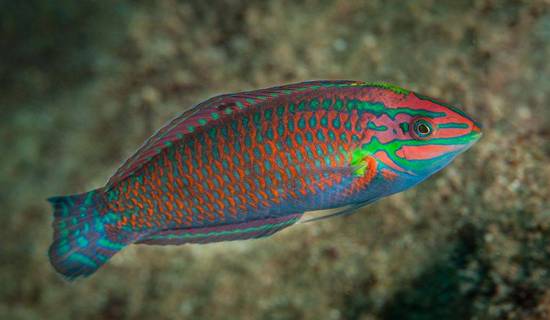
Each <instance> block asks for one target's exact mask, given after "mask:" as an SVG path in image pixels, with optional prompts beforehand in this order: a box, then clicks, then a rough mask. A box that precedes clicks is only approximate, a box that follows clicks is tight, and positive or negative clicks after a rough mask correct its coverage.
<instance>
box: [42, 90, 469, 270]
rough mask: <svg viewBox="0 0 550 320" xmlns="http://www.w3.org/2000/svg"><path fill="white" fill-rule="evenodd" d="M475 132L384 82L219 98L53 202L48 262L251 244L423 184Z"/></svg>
mask: <svg viewBox="0 0 550 320" xmlns="http://www.w3.org/2000/svg"><path fill="white" fill-rule="evenodd" d="M420 129H422V130H421V131H419V130H420ZM426 130H428V131H426ZM430 130H431V131H430ZM479 135H480V129H479V125H478V124H477V123H475V122H474V121H473V120H471V119H470V118H469V117H467V116H466V115H465V114H464V113H463V112H461V111H459V110H458V109H456V108H454V107H452V106H450V105H448V104H446V103H443V102H439V101H437V100H435V99H432V98H428V97H426V96H423V95H418V94H415V93H413V92H410V91H407V90H405V89H401V88H398V87H395V86H392V85H388V84H383V83H365V82H358V81H313V82H304V83H296V84H290V85H285V86H280V87H273V88H267V89H261V90H256V91H249V92H243V93H235V94H224V95H220V96H217V97H214V98H211V99H208V100H206V101H204V102H202V103H200V104H198V105H197V106H195V107H194V108H192V109H190V110H188V111H186V112H184V113H183V114H182V115H180V116H179V117H176V118H175V119H173V120H172V121H170V122H169V123H167V124H166V125H165V126H164V127H162V128H161V129H160V130H159V131H157V132H156V133H155V134H154V135H153V136H151V137H150V138H149V139H148V140H147V141H146V142H145V144H144V145H143V146H142V147H140V148H139V149H138V151H137V152H136V153H135V154H134V155H133V156H131V157H130V158H129V159H128V160H127V161H126V162H125V163H124V164H123V165H122V166H121V167H120V168H119V169H118V170H117V171H116V172H115V174H114V175H113V176H112V177H111V179H109V182H108V183H107V185H106V186H104V187H102V188H99V189H96V190H93V191H90V192H88V193H85V194H80V195H73V196H66V197H55V198H52V199H50V201H51V202H52V204H53V206H54V218H55V222H54V243H53V244H52V246H51V247H50V261H51V262H52V265H53V266H54V267H55V269H56V270H57V271H58V272H60V273H61V274H63V275H64V276H66V277H67V278H69V279H73V278H76V277H79V276H87V275H90V274H92V273H93V272H95V270H97V268H99V267H100V266H101V265H103V264H104V263H105V262H106V261H107V260H108V259H109V258H110V257H111V256H112V255H114V254H115V253H116V252H118V251H119V250H121V249H122V248H123V247H125V246H126V245H129V244H131V243H139V244H157V245H168V244H183V243H209V242H218V241H228V240H239V239H252V238H260V237H266V236H269V235H272V234H274V233H276V232H278V231H280V230H282V229H284V228H286V227H288V226H290V225H292V224H294V223H296V222H297V221H298V220H300V219H302V217H303V215H304V213H305V212H307V211H311V210H323V209H333V208H342V209H339V210H338V211H337V213H336V215H343V214H348V213H349V212H353V209H355V208H358V207H360V206H362V205H365V204H367V203H371V202H373V201H375V200H377V199H380V198H382V197H384V196H388V195H391V194H393V193H396V192H399V191H402V190H405V189H407V188H409V187H411V186H413V185H415V184H417V183H419V182H420V181H422V180H424V179H426V178H427V177H428V176H430V175H431V174H433V173H435V172H437V171H438V170H440V169H441V168H443V167H444V166H446V165H447V164H448V163H450V161H451V160H452V159H453V158H454V157H455V156H456V155H458V154H459V153H460V152H463V151H464V150H466V149H467V148H468V147H469V146H471V145H472V144H473V143H474V142H475V141H476V140H477V139H478V138H479ZM346 208H347V209H346ZM328 216H330V215H328ZM328 216H326V217H328Z"/></svg>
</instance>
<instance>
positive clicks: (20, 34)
mask: <svg viewBox="0 0 550 320" xmlns="http://www.w3.org/2000/svg"><path fill="white" fill-rule="evenodd" d="M0 9H1V10H0V136H1V144H0V161H1V162H0V204H1V215H0V217H1V220H0V226H1V229H0V230H1V231H0V319H76V318H78V319H363V320H366V319H369V320H370V319H549V318H550V2H549V1H548V0H533V1H519V0H518V1H512V0H507V1H504V0H503V1H499V0H467V1H451V0H448V1H436V0H422V1H384V0H373V1H347V0H340V1H323V0H306V1H260V0H258V1H237V0H226V1H199V0H196V1H174V0H165V1H92V0H83V1H68V0H54V1H40V0H30V1H25V2H19V1H3V0H2V1H0ZM311 79H354V80H365V81H380V80H381V81H388V82H390V83H394V84H396V85H399V86H403V87H405V88H408V89H411V90H414V91H417V92H421V93H425V94H428V95H431V96H434V97H438V98H441V99H443V100H447V101H449V102H450V103H452V104H455V105H457V106H460V107H461V108H462V109H463V110H465V111H466V112H467V113H468V114H471V115H472V116H473V117H474V118H475V119H476V120H479V121H480V122H481V123H482V124H483V125H484V128H483V131H484V136H483V137H482V139H481V140H480V141H479V142H478V143H477V144H476V145H475V146H474V147H473V148H472V149H471V150H469V151H468V152H466V153H465V154H463V155H461V156H460V157H459V158H457V159H456V160H455V161H454V162H453V163H452V164H451V165H450V166H449V167H447V168H446V169H444V170H443V171H442V172H440V173H438V174H437V175H435V176H434V177H432V178H430V179H428V180H427V181H426V182H424V183H422V184H420V185H418V186H417V187H415V188H413V189H411V190H408V191H406V192H403V193H400V194H397V195H394V196H391V197H390V198H385V199H382V200H381V201H379V202H377V203H375V204H373V205H370V206H368V207H366V208H363V209H361V210H360V211H361V212H358V213H356V214H354V215H351V216H349V217H343V218H335V219H329V220H325V221H322V222H318V223H309V224H301V225H296V226H294V227H292V228H289V229H287V230H285V231H283V232H281V233H278V234H277V235H275V236H273V237H270V238H266V239H260V240H255V241H237V242H228V243H218V244H210V245H185V246H170V247H160V246H137V245H136V246H130V247H129V248H127V249H125V250H123V251H122V252H121V253H119V254H117V255H116V256H115V257H114V258H113V259H112V260H111V261H110V262H109V263H108V264H107V265H106V266H104V267H103V268H102V269H101V270H100V271H98V272H97V273H96V274H94V275H93V276H92V277H90V278H86V279H82V280H79V281H75V282H67V281H65V280H64V279H62V278H61V277H60V276H59V275H58V274H56V273H55V271H54V269H53V268H52V267H51V265H50V263H49V261H48V257H47V250H48V246H49V245H50V243H51V240H52V228H51V222H52V219H53V217H52V211H51V208H50V206H49V204H48V203H47V202H46V200H45V199H46V198H47V197H50V196H53V195H61V194H72V193H77V192H84V191H86V190H90V189H93V188H96V187H99V186H102V185H103V184H104V183H105V182H106V181H107V179H108V178H109V176H110V175H111V174H112V173H113V172H114V171H115V169H116V168H117V167H118V166H119V165H120V164H121V162H122V161H123V160H125V159H126V158H127V157H128V156H129V155H131V153H133V151H134V150H135V149H136V148H137V147H138V146H139V145H141V143H142V142H143V141H144V140H145V139H146V138H147V137H148V136H149V135H151V134H152V133H153V132H154V131H155V129H157V128H159V127H160V126H161V125H162V124H163V123H165V122H166V121H168V120H169V119H171V118H172V117H174V116H176V115H178V114H179V113H181V112H182V111H184V110H186V109H187V108H190V107H191V106H193V105H194V104H196V103H198V102H200V101H202V100H204V99H206V98H208V97H211V96H214V95H216V94H219V93H224V92H235V91H242V90H251V89H257V88H261V87H267V86H271V85H278V84H282V83H289V82H297V81H304V80H311Z"/></svg>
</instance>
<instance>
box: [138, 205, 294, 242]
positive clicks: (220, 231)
mask: <svg viewBox="0 0 550 320" xmlns="http://www.w3.org/2000/svg"><path fill="white" fill-rule="evenodd" d="M301 216H302V214H301V213H300V214H291V215H287V216H283V217H277V218H266V219H258V220H253V221H249V222H244V223H236V224H227V225H221V226H215V227H204V228H187V229H170V230H162V231H159V232H156V233H154V234H151V235H148V236H147V237H145V238H142V239H140V240H139V241H137V242H136V243H138V244H139V243H141V244H148V245H178V244H185V243H211V242H220V241H232V240H245V239H255V238H263V237H268V236H270V235H272V234H274V233H276V232H278V231H281V230H282V229H284V228H286V227H289V226H291V225H293V224H294V223H296V222H297V221H298V220H300V218H301Z"/></svg>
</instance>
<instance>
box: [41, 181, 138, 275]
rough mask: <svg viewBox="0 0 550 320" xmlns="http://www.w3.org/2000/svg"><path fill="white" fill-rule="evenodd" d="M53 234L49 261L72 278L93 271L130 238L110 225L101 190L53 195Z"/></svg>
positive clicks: (110, 220)
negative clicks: (68, 194)
mask: <svg viewBox="0 0 550 320" xmlns="http://www.w3.org/2000/svg"><path fill="white" fill-rule="evenodd" d="M48 201H49V202H50V203H51V204H52V205H53V208H54V222H53V228H54V236H53V243H52V245H51V246H50V250H49V256H50V262H51V264H52V265H53V267H54V268H55V270H57V272H59V273H61V274H62V275H63V276H65V277H66V278H68V279H70V280H72V279H75V278H77V277H80V276H84V277H85V276H89V275H91V274H92V273H94V272H95V271H96V270H97V269H98V268H99V267H100V266H101V265H103V264H104V263H105V262H106V261H107V260H109V258H111V257H112V256H113V255H114V254H115V253H117V252H118V251H120V250H121V249H122V248H123V247H125V246H126V245H128V244H130V243H132V242H133V241H134V238H133V237H131V236H129V235H128V234H125V233H123V232H119V231H117V230H116V229H115V228H113V224H112V221H113V219H114V216H113V214H112V213H109V212H108V209H107V206H106V204H105V202H104V200H103V191H102V190H101V189H98V190H93V191H90V192H87V193H83V194H77V195H71V196H64V197H53V198H49V199H48Z"/></svg>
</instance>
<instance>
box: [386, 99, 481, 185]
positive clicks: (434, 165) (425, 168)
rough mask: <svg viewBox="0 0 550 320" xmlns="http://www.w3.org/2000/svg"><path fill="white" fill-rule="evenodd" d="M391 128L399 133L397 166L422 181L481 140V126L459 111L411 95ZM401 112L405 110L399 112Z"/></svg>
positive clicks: (395, 147) (395, 144)
mask: <svg viewBox="0 0 550 320" xmlns="http://www.w3.org/2000/svg"><path fill="white" fill-rule="evenodd" d="M395 108H396V111H397V112H396V113H395V114H396V115H401V116H396V117H395V118H394V121H393V122H392V124H391V126H392V127H393V129H394V130H393V132H397V134H396V136H395V139H394V140H393V141H392V143H393V146H392V148H390V150H391V152H393V154H392V155H391V156H392V157H393V158H394V159H396V161H395V163H396V164H397V167H399V168H401V169H402V170H401V172H400V171H399V170H397V173H398V174H399V173H404V174H406V175H412V176H415V177H416V178H415V179H414V180H417V181H421V180H424V179H425V178H427V177H429V176H431V175H432V174H434V173H436V172H438V171H439V170H441V169H442V168H444V167H446V166H447V165H448V164H449V163H450V162H451V161H452V160H453V159H454V158H455V157H456V156H457V155H459V154H460V153H462V152H464V151H466V150H467V149H468V148H470V147H471V146H472V145H473V144H474V143H475V142H477V141H478V140H479V138H480V137H481V135H482V133H481V125H480V124H479V123H478V122H476V121H475V120H473V119H472V118H471V117H470V116H468V115H467V114H466V113H464V112H463V111H461V110H460V109H458V108H456V107H454V106H452V105H450V104H448V103H445V102H442V101H438V100H436V99H433V98H430V97H427V96H424V95H420V94H415V93H410V94H409V95H408V97H407V99H406V101H405V102H400V105H398V106H395ZM400 109H401V110H402V111H403V112H402V113H401V112H399V111H400Z"/></svg>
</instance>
